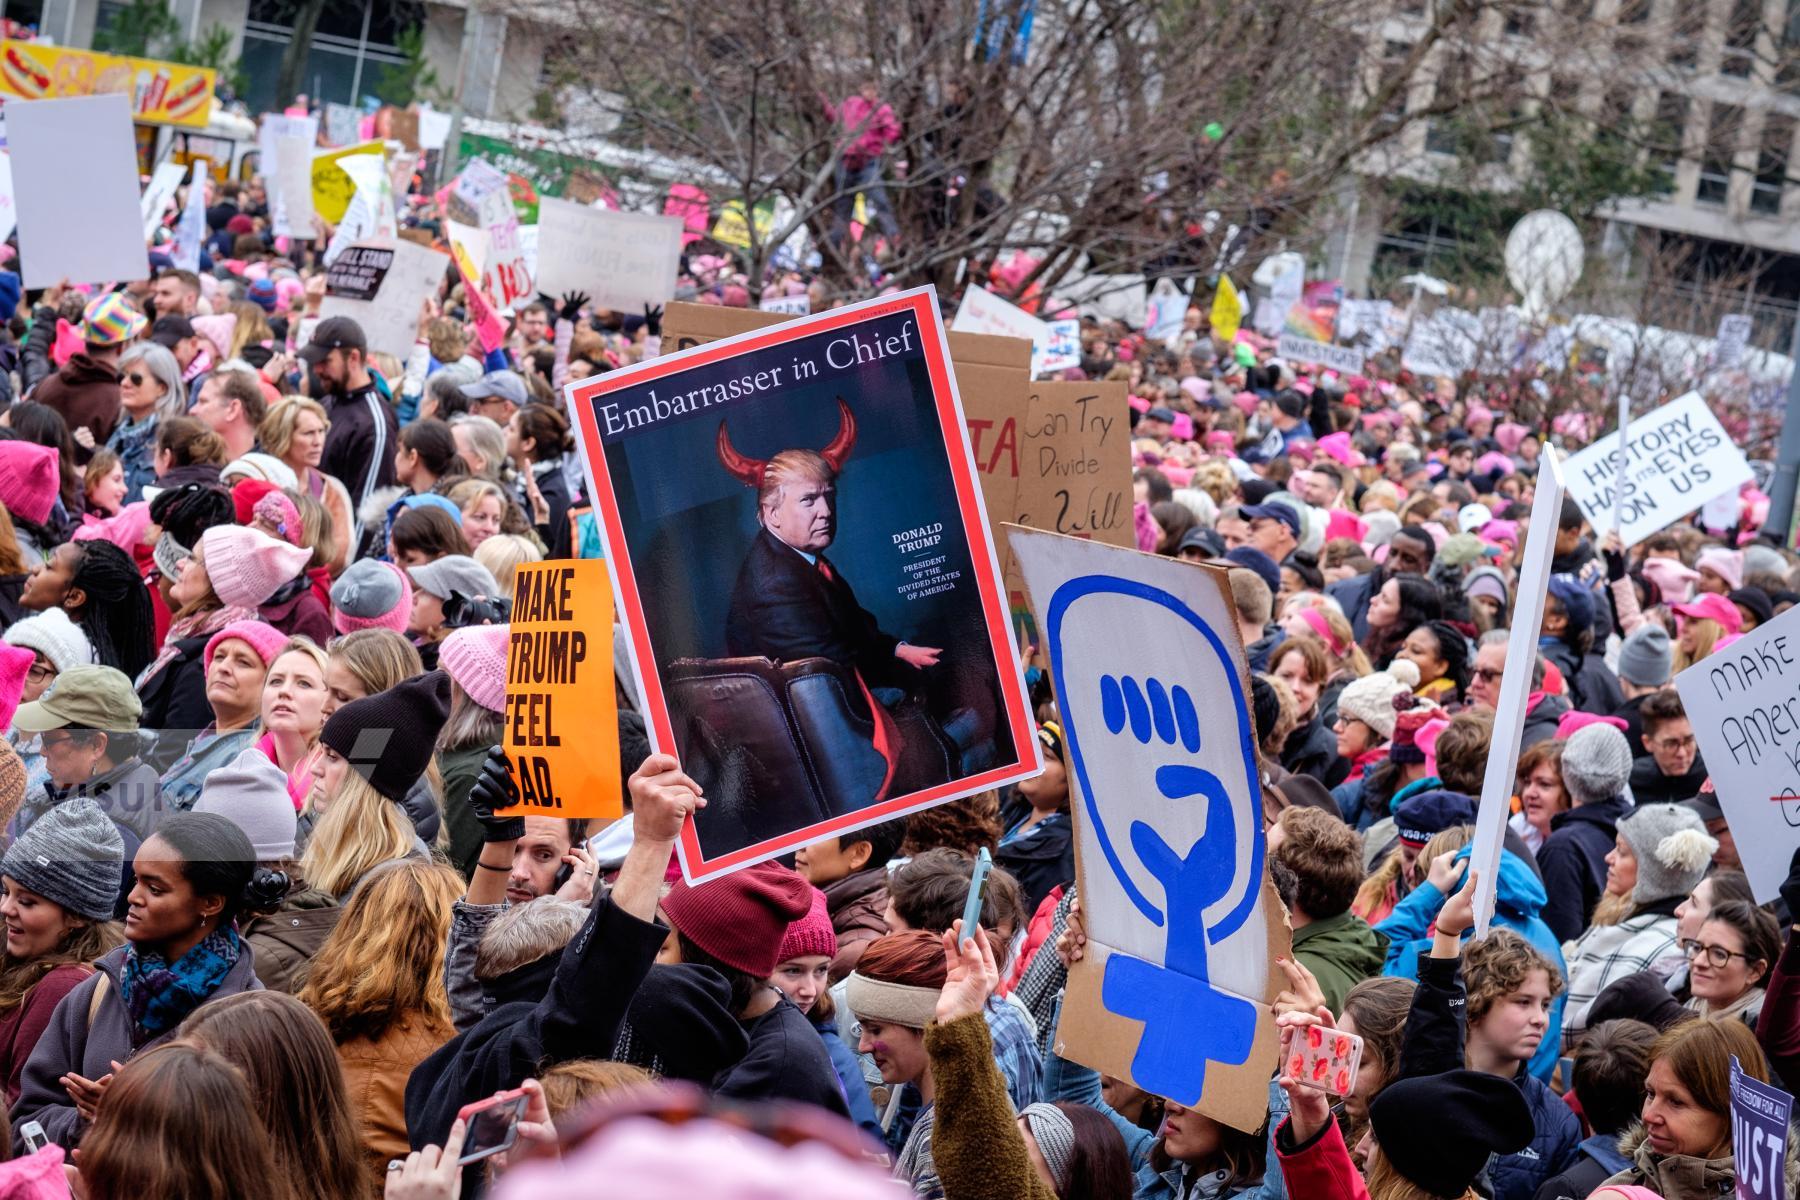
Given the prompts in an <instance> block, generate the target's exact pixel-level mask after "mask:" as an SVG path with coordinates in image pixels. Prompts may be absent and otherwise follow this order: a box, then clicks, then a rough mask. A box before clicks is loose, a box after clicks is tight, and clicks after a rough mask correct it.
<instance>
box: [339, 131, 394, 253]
mask: <svg viewBox="0 0 1800 1200" xmlns="http://www.w3.org/2000/svg"><path fill="white" fill-rule="evenodd" d="M338 166H340V167H342V168H343V169H344V174H346V175H348V176H349V177H350V181H351V182H352V183H354V184H355V185H356V191H355V192H354V193H352V195H351V197H350V207H349V208H347V209H345V210H344V219H343V220H341V221H339V222H338V225H337V228H336V229H334V230H332V233H331V244H330V245H328V246H326V247H325V264H326V265H327V266H330V265H331V264H332V263H333V262H336V261H337V257H338V255H339V254H342V253H343V252H344V249H345V247H347V246H351V245H354V244H355V243H357V242H368V241H388V240H391V239H393V238H394V237H397V236H398V235H399V230H400V225H399V221H398V220H397V218H396V217H395V215H394V190H393V186H392V184H391V183H390V181H389V179H388V173H387V171H386V170H384V169H383V167H382V164H381V156H380V155H379V154H347V155H345V156H344V157H343V158H341V159H339V160H338Z"/></svg>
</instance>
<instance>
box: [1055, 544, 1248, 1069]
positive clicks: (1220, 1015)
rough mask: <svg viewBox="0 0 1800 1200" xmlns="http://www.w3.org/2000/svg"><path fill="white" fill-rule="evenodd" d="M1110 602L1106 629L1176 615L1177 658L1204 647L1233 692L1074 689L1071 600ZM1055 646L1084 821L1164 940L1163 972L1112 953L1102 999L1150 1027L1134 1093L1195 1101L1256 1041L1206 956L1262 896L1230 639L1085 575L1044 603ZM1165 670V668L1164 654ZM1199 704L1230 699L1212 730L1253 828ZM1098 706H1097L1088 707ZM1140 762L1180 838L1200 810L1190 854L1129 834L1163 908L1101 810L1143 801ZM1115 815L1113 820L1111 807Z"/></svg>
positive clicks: (1144, 594)
mask: <svg viewBox="0 0 1800 1200" xmlns="http://www.w3.org/2000/svg"><path fill="white" fill-rule="evenodd" d="M1107 593H1110V595H1106V594H1107ZM1102 595H1105V600H1106V601H1107V604H1106V606H1105V608H1106V610H1108V615H1109V617H1110V618H1111V619H1120V620H1125V621H1127V622H1128V623H1129V622H1130V618H1131V617H1132V615H1133V612H1134V610H1138V609H1139V608H1140V606H1141V605H1142V604H1153V605H1156V606H1159V607H1160V608H1161V609H1162V610H1164V611H1163V612H1162V613H1159V614H1157V616H1158V618H1159V628H1164V629H1166V628H1169V622H1168V620H1167V618H1168V616H1169V615H1173V616H1176V617H1179V618H1180V619H1181V621H1182V622H1184V623H1185V624H1186V626H1187V627H1188V628H1183V629H1180V630H1179V633H1180V635H1181V636H1182V637H1183V638H1184V640H1186V642H1187V644H1186V645H1184V646H1183V647H1182V648H1183V649H1184V650H1187V651H1189V652H1190V655H1191V652H1192V651H1194V650H1196V649H1197V650H1199V651H1200V652H1201V653H1205V652H1206V651H1208V650H1210V651H1211V653H1212V654H1214V655H1216V656H1217V661H1218V665H1219V667H1220V668H1221V670H1220V671H1219V672H1218V676H1219V678H1220V679H1222V680H1223V681H1225V685H1224V686H1223V687H1221V686H1220V683H1219V681H1218V680H1217V679H1215V680H1213V681H1212V682H1210V683H1207V684H1203V683H1202V682H1201V681H1199V680H1196V681H1194V683H1193V685H1192V686H1190V685H1188V684H1184V683H1165V682H1164V680H1163V679H1160V678H1158V677H1157V676H1155V675H1150V674H1146V675H1143V676H1135V675H1131V674H1119V675H1114V674H1112V673H1111V672H1110V671H1109V672H1107V673H1104V674H1101V675H1100V676H1099V678H1098V682H1097V685H1096V684H1095V683H1094V682H1093V681H1092V678H1091V677H1088V678H1078V679H1076V680H1075V681H1074V683H1072V684H1071V682H1070V680H1069V679H1068V677H1067V673H1066V671H1065V666H1066V664H1067V663H1068V662H1069V661H1070V660H1071V658H1072V657H1073V658H1076V659H1079V658H1080V657H1081V653H1080V651H1079V650H1075V649H1074V648H1072V647H1064V646H1063V644H1062V642H1061V638H1062V637H1063V636H1064V633H1065V631H1064V627H1063V624H1062V621H1063V617H1064V616H1065V615H1066V613H1067V610H1068V607H1069V605H1070V604H1071V603H1073V602H1074V601H1076V600H1079V599H1081V598H1083V597H1088V598H1093V599H1098V598H1099V597H1100V596H1102ZM1083 616H1084V619H1088V620H1091V619H1093V618H1094V617H1095V616H1096V613H1095V612H1094V611H1085V610H1084V613H1083ZM1049 642H1050V646H1051V650H1052V661H1053V662H1054V664H1055V667H1056V694H1057V696H1058V697H1059V699H1060V700H1061V701H1062V705H1063V715H1064V731H1065V733H1066V734H1067V735H1068V737H1069V749H1070V762H1071V766H1072V768H1073V770H1074V771H1075V773H1076V776H1077V778H1078V780H1079V781H1080V784H1081V795H1082V797H1083V802H1084V805H1085V816H1086V817H1087V819H1088V820H1089V822H1090V823H1091V825H1092V828H1093V829H1094V831H1095V833H1096V835H1097V837H1098V840H1099V842H1100V847H1101V850H1102V852H1103V854H1104V855H1105V857H1106V861H1107V865H1108V867H1109V868H1110V869H1111V871H1112V873H1113V875H1114V876H1115V878H1116V879H1117V880H1118V882H1120V883H1121V884H1122V885H1123V887H1124V890H1125V893H1126V895H1127V896H1128V897H1129V898H1130V899H1131V901H1132V903H1133V904H1134V905H1135V906H1136V907H1137V909H1138V910H1139V911H1140V912H1141V913H1142V914H1143V915H1144V916H1145V917H1146V918H1147V919H1148V920H1149V921H1150V922H1151V923H1152V924H1154V925H1157V926H1160V927H1161V928H1162V929H1163V931H1164V949H1163V962H1162V964H1161V965H1158V964H1156V963H1153V962H1147V961H1145V960H1143V959H1141V958H1135V957H1132V956H1131V955H1129V954H1126V953H1124V952H1122V951H1120V950H1116V949H1115V950H1114V951H1113V952H1112V953H1111V955H1110V956H1109V957H1108V958H1107V960H1106V967H1105V976H1104V978H1103V979H1102V981H1101V1000H1102V1002H1103V1003H1104V1004H1105V1005H1106V1007H1107V1008H1108V1009H1109V1010H1111V1011H1113V1012H1116V1013H1118V1014H1119V1015H1121V1016H1125V1017H1129V1018H1131V1019H1133V1020H1136V1021H1141V1022H1143V1025H1144V1033H1143V1037H1142V1039H1141V1040H1140V1041H1139V1043H1138V1048H1137V1052H1136V1054H1135V1055H1134V1056H1133V1060H1132V1075H1133V1078H1134V1080H1135V1082H1136V1083H1137V1084H1138V1086H1140V1087H1143V1088H1145V1089H1147V1090H1149V1091H1151V1092H1154V1093H1157V1094H1159V1095H1163V1096H1167V1097H1169V1098H1170V1099H1173V1100H1175V1101H1177V1102H1178V1103H1183V1104H1192V1103H1195V1102H1197V1101H1198V1100H1199V1099H1200V1096H1201V1093H1202V1092H1203V1091H1204V1090H1205V1084H1206V1068H1207V1064H1208V1063H1209V1062H1219V1063H1227V1064H1234V1065H1235V1064H1238V1063H1242V1062H1245V1061H1247V1060H1248V1058H1249V1057H1250V1049H1251V1045H1252V1042H1253V1041H1254V1039H1255V1034H1256V1007H1255V1006H1254V1005H1253V1004H1251V1003H1250V1002H1248V1001H1246V1000H1243V999H1240V998H1239V997H1237V996H1233V995H1231V994H1230V993H1227V992H1222V991H1219V990H1218V989H1216V988H1215V987H1213V985H1212V983H1211V981H1210V979H1211V976H1210V973H1209V970H1208V962H1207V952H1208V948H1209V947H1210V946H1211V945H1213V944H1215V943H1217V942H1219V941H1222V940H1223V939H1224V938H1226V937H1229V936H1230V935H1231V934H1232V933H1234V932H1236V931H1237V930H1238V929H1240V928H1242V926H1243V925H1244V922H1245V921H1246V920H1247V919H1248V917H1249V916H1250V913H1251V910H1252V909H1253V908H1254V907H1255V904H1256V901H1257V898H1258V896H1259V895H1260V893H1261V880H1262V854H1263V839H1262V826H1261V824H1260V822H1259V821H1258V820H1256V818H1255V814H1256V813H1258V812H1259V811H1260V807H1261V806H1260V803H1258V792H1257V773H1256V759H1255V752H1254V749H1253V747H1252V742H1251V737H1252V735H1251V732H1250V730H1251V725H1250V716H1249V712H1248V709H1247V705H1246V703H1245V697H1244V694H1243V686H1242V682H1241V680H1240V679H1239V677H1238V674H1237V669H1236V666H1235V664H1234V663H1233V662H1232V660H1231V657H1230V655H1229V654H1228V653H1227V651H1226V649H1225V646H1224V644H1223V642H1221V641H1220V640H1219V637H1218V635H1217V634H1216V633H1214V631H1213V630H1212V628H1211V627H1210V626H1208V625H1207V624H1206V622H1205V621H1203V620H1202V619H1201V618H1200V617H1199V616H1198V615H1197V614H1196V613H1194V612H1193V610H1192V609H1191V608H1189V607H1188V606H1187V605H1186V604H1185V603H1184V602H1183V601H1181V600H1180V599H1179V598H1177V597H1175V596H1173V595H1170V594H1169V593H1167V592H1164V591H1162V590H1161V589H1158V588H1153V587H1150V586H1148V585H1145V584H1141V583H1138V582H1135V581H1132V580H1124V579H1115V578H1107V577H1097V576H1090V577H1087V578H1083V579H1075V580H1071V581H1069V582H1068V583H1067V584H1065V585H1064V586H1063V587H1062V588H1061V589H1059V590H1058V592H1057V594H1056V596H1055V597H1054V598H1053V600H1052V603H1051V606H1050V614H1049ZM1164 648H1165V650H1166V649H1167V647H1166V644H1165V647H1164ZM1163 661H1167V657H1166V655H1164V656H1163ZM1221 692H1223V693H1225V694H1221ZM1196 694H1199V695H1203V696H1206V697H1207V699H1208V702H1209V705H1211V706H1212V708H1213V711H1218V709H1217V704H1218V702H1219V701H1220V700H1224V701H1227V702H1228V703H1229V704H1230V706H1231V707H1230V709H1228V710H1226V711H1229V712H1232V713H1233V714H1234V715H1235V717H1236V721H1235V728H1234V727H1233V725H1232V723H1230V722H1223V721H1221V722H1218V723H1217V726H1218V728H1220V729H1222V730H1226V731H1229V732H1231V733H1235V734H1236V735H1237V736H1236V737H1235V738H1234V739H1233V744H1232V745H1231V746H1230V748H1229V752H1230V753H1233V754H1235V755H1238V756H1239V761H1241V762H1242V764H1243V768H1244V776H1243V777H1244V779H1245V780H1246V781H1247V783H1248V787H1249V795H1248V796H1245V797H1240V799H1239V802H1240V803H1245V805H1246V813H1245V815H1246V817H1247V818H1248V819H1247V820H1246V821H1245V822H1244V823H1243V827H1242V828H1240V822H1239V816H1238V814H1237V813H1236V812H1235V811H1234V806H1233V800H1232V797H1231V795H1230V793H1229V792H1228V791H1227V789H1226V786H1225V784H1224V782H1223V781H1222V780H1221V779H1220V778H1219V777H1218V775H1217V774H1215V773H1214V772H1213V771H1211V770H1208V769H1206V768H1205V767H1204V766H1202V765H1200V762H1199V758H1200V754H1201V750H1202V745H1203V739H1202V735H1201V731H1200V718H1199V711H1198V706H1197V704H1196V701H1195V696H1196ZM1096 702H1097V708H1090V707H1088V705H1089V704H1094V703H1096ZM1095 718H1098V719H1097V720H1096V719H1095ZM1084 739H1085V741H1086V745H1085V746H1084V744H1083V742H1084ZM1146 757H1148V759H1149V760H1150V762H1153V763H1155V766H1154V770H1153V771H1152V773H1151V777H1152V779H1153V780H1154V784H1155V792H1156V794H1158V795H1160V796H1161V797H1162V798H1163V799H1164V800H1165V801H1167V802H1168V804H1169V806H1170V807H1169V809H1168V811H1169V812H1170V813H1171V815H1172V816H1173V817H1177V818H1179V819H1178V820H1173V821H1171V822H1170V825H1171V826H1172V827H1175V828H1180V829H1184V830H1189V831H1191V829H1192V827H1193V820H1192V814H1191V812H1187V811H1183V809H1184V808H1186V807H1188V806H1192V805H1194V804H1195V803H1196V802H1199V803H1203V804H1204V805H1205V826H1204V832H1203V833H1202V834H1201V835H1200V836H1199V837H1198V838H1197V839H1194V840H1192V844H1187V845H1183V843H1186V842H1188V841H1189V835H1188V834H1187V833H1183V834H1182V835H1181V836H1180V837H1179V838H1178V840H1177V844H1176V845H1171V844H1170V842H1169V839H1168V838H1167V837H1165V835H1164V833H1163V832H1162V831H1160V830H1159V829H1158V828H1156V827H1155V826H1154V825H1153V824H1152V823H1151V822H1150V821H1147V820H1133V821H1132V822H1131V824H1130V827H1129V830H1128V832H1127V837H1128V838H1129V841H1130V846H1131V853H1132V854H1133V856H1135V857H1136V858H1137V860H1138V861H1139V862H1140V863H1141V864H1142V865H1143V868H1144V870H1145V871H1147V872H1148V873H1149V874H1150V875H1151V876H1152V877H1154V878H1155V879H1156V881H1157V882H1158V883H1159V884H1160V885H1161V886H1162V891H1163V904H1162V905H1161V906H1160V907H1159V906H1158V905H1156V904H1155V903H1154V902H1152V901H1151V899H1150V898H1149V897H1147V896H1146V895H1144V893H1143V891H1142V890H1141V889H1140V888H1139V887H1138V886H1137V884H1136V882H1135V881H1134V880H1133V879H1132V877H1131V874H1130V873H1129V872H1128V871H1126V870H1125V867H1124V864H1123V862H1122V861H1121V859H1120V856H1119V847H1118V846H1117V845H1115V842H1114V838H1113V836H1112V832H1111V831H1109V829H1108V827H1107V823H1106V821H1105V819H1104V818H1103V816H1102V815H1101V814H1102V812H1103V810H1104V809H1105V808H1106V807H1109V806H1107V805H1106V804H1105V799H1106V797H1108V796H1109V795H1117V794H1119V793H1121V792H1126V791H1129V792H1135V793H1141V792H1142V790H1143V789H1144V784H1145V780H1144V773H1145V765H1146V763H1145V759H1146ZM1113 811H1114V813H1115V820H1116V819H1117V816H1116V813H1117V811H1118V809H1117V807H1116V806H1113ZM1240 837H1248V838H1249V839H1250V842H1249V844H1250V850H1251V853H1250V861H1249V864H1248V868H1249V869H1248V871H1247V873H1246V874H1245V875H1240V874H1239V871H1238V860H1239V857H1240V843H1239V839H1240ZM1234 891H1241V898H1240V899H1239V900H1238V902H1237V903H1236V904H1235V905H1233V906H1232V907H1231V908H1230V909H1229V910H1228V911H1227V912H1226V913H1225V914H1224V915H1223V916H1221V917H1219V918H1217V919H1216V920H1215V921H1214V922H1213V923H1212V924H1211V925H1210V926H1208V924H1207V921H1206V910H1207V909H1208V908H1209V907H1210V906H1212V905H1214V904H1217V903H1219V902H1220V901H1222V900H1225V899H1226V898H1227V897H1229V896H1231V895H1232V894H1233V893H1234Z"/></svg>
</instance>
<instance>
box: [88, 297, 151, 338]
mask: <svg viewBox="0 0 1800 1200" xmlns="http://www.w3.org/2000/svg"><path fill="white" fill-rule="evenodd" d="M143 331H144V314H143V313H141V312H139V311H138V310H137V309H135V308H133V307H131V305H129V304H127V303H126V302H125V298H124V297H123V296H121V295H119V294H118V293H117V292H108V293H107V294H106V295H104V296H101V297H100V298H99V299H98V300H91V301H89V302H88V306H87V307H86V308H84V309H82V310H81V337H82V340H84V341H88V342H92V343H93V344H94V345H96V346H117V345H121V344H122V343H125V342H129V341H131V340H132V339H133V338H135V337H137V335H138V334H140V333H142V332H143Z"/></svg>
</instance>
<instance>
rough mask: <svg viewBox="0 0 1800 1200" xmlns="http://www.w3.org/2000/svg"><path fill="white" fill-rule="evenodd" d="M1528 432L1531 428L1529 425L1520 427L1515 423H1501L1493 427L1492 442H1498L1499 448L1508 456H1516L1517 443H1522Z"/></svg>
mask: <svg viewBox="0 0 1800 1200" xmlns="http://www.w3.org/2000/svg"><path fill="white" fill-rule="evenodd" d="M1530 432H1531V426H1529V425H1521V424H1519V423H1518V422H1517V421H1502V422H1501V423H1500V424H1499V425H1496V426H1495V427H1494V440H1495V441H1496V442H1499V443H1500V448H1501V449H1502V450H1504V451H1506V452H1507V453H1508V454H1517V453H1518V452H1519V443H1520V442H1523V441H1524V440H1525V435H1526V434H1528V433H1530Z"/></svg>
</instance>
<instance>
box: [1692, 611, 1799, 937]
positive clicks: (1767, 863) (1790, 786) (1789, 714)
mask: <svg viewBox="0 0 1800 1200" xmlns="http://www.w3.org/2000/svg"><path fill="white" fill-rule="evenodd" d="M1675 690H1676V691H1678V692H1680V693H1681V704H1682V707H1683V708H1684V709H1686V710H1687V715H1688V720H1689V721H1690V722H1692V724H1693V726H1694V736H1695V737H1696V738H1697V739H1699V742H1700V755H1701V757H1702V758H1703V759H1704V760H1705V762H1706V769H1707V770H1708V771H1710V772H1711V773H1712V781H1713V790H1714V791H1715V792H1717V793H1718V796H1719V807H1720V808H1721V809H1723V810H1724V812H1725V820H1726V822H1727V823H1728V824H1729V825H1730V826H1731V837H1732V840H1733V841H1734V842H1736V843H1737V851H1738V857H1739V858H1741V859H1743V861H1744V874H1746V875H1748V876H1749V877H1750V890H1751V891H1752V892H1753V893H1755V895H1756V900H1757V903H1759V904H1767V903H1768V902H1769V901H1771V900H1774V899H1775V898H1776V897H1777V896H1778V895H1779V894H1780V888H1781V884H1782V882H1783V881H1784V880H1785V879H1787V876H1788V864H1789V863H1790V862H1791V861H1792V860H1793V857H1794V848H1795V847H1796V846H1800V719H1797V718H1800V713H1796V711H1795V702H1794V696H1795V693H1796V692H1797V691H1800V609H1789V610H1788V611H1787V612H1784V613H1782V614H1781V615H1780V616H1779V617H1776V618H1775V619H1774V620H1773V621H1770V622H1769V623H1768V624H1767V625H1759V626H1758V627H1757V628H1755V629H1753V630H1751V631H1750V632H1749V633H1746V634H1745V635H1744V636H1742V637H1740V638H1739V639H1738V640H1736V641H1735V642H1732V643H1731V644H1730V645H1729V646H1726V647H1725V648H1724V649H1723V650H1715V651H1713V652H1712V653H1711V654H1709V655H1707V656H1706V657H1705V658H1703V659H1701V660H1700V661H1699V662H1697V663H1695V664H1694V665H1693V666H1691V667H1689V668H1688V669H1687V670H1685V671H1683V672H1682V673H1681V674H1679V675H1677V676H1676V677H1675Z"/></svg>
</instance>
